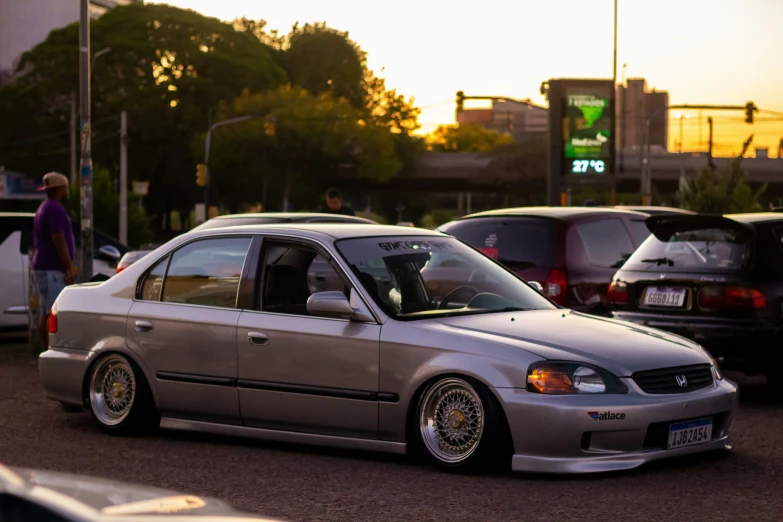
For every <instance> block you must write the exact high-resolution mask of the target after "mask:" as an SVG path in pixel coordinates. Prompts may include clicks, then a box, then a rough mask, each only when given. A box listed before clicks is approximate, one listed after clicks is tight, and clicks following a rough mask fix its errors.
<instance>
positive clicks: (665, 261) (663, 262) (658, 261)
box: [642, 257, 674, 266]
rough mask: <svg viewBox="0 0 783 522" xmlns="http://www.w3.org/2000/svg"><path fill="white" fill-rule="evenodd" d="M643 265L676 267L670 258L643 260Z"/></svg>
mask: <svg viewBox="0 0 783 522" xmlns="http://www.w3.org/2000/svg"><path fill="white" fill-rule="evenodd" d="M642 263H655V264H656V265H658V266H661V265H669V266H674V261H673V260H671V259H669V258H668V257H654V258H652V259H642Z"/></svg>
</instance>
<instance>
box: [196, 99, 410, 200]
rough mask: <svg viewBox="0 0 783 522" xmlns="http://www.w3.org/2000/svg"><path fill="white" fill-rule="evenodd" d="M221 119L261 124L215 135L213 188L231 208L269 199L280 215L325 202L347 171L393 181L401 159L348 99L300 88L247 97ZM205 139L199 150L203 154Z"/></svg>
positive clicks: (380, 128) (245, 124) (379, 129)
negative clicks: (291, 206) (288, 205)
mask: <svg viewBox="0 0 783 522" xmlns="http://www.w3.org/2000/svg"><path fill="white" fill-rule="evenodd" d="M218 114H219V117H220V119H221V120H223V119H228V118H232V117H236V116H241V115H256V116H258V118H257V119H254V120H250V121H247V122H242V123H238V124H234V125H231V126H227V127H225V128H222V129H220V130H217V131H216V132H215V137H214V138H213V143H212V147H213V149H212V154H211V158H212V159H211V160H210V166H211V172H212V173H213V181H214V185H213V186H214V188H215V189H216V191H217V192H218V194H219V195H220V198H221V201H224V202H225V203H227V204H228V205H229V206H230V207H231V208H236V207H237V206H238V205H240V204H241V203H243V202H248V201H260V202H263V199H264V178H265V177H266V179H267V196H268V197H267V206H268V207H269V208H278V209H281V210H282V202H283V201H291V198H292V197H293V196H297V198H296V199H298V200H299V201H300V202H301V203H302V204H303V205H305V206H307V205H308V204H313V201H312V197H308V193H312V194H313V195H314V196H317V198H318V201H319V202H320V198H321V189H323V188H325V186H326V185H328V184H330V183H331V182H332V181H331V180H332V179H333V178H334V177H335V176H336V175H337V174H338V173H339V172H340V171H341V170H342V169H350V170H351V172H353V173H355V174H356V175H357V176H360V177H374V178H377V179H381V180H385V179H389V178H391V177H392V176H394V175H395V174H397V172H398V171H399V170H400V168H401V167H402V162H401V160H400V159H399V158H398V156H397V154H396V151H395V142H394V138H393V135H392V134H391V133H390V132H388V131H387V129H385V128H384V127H383V126H381V125H378V124H375V123H373V122H364V121H362V120H361V119H360V118H359V115H358V111H357V109H355V108H354V107H352V106H351V104H350V103H349V102H348V101H347V100H345V99H335V98H333V97H332V96H330V95H329V94H328V93H321V94H320V95H313V94H311V93H309V92H308V91H307V90H305V89H302V88H299V87H281V88H279V89H276V90H274V91H265V92H261V93H255V94H252V93H250V92H249V91H246V92H244V93H243V94H242V96H240V97H238V98H237V99H235V100H234V101H233V103H232V104H231V105H228V104H226V105H225V106H224V107H223V108H222V109H221V111H220V112H219V113H218ZM203 143H204V142H203V139H200V140H198V141H197V142H196V150H203Z"/></svg>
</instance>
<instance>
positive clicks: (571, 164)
mask: <svg viewBox="0 0 783 522" xmlns="http://www.w3.org/2000/svg"><path fill="white" fill-rule="evenodd" d="M542 92H543V93H545V94H546V96H547V99H548V101H549V115H548V116H549V168H548V172H547V203H548V204H549V205H553V206H558V205H560V204H561V194H563V193H565V192H567V190H568V189H569V188H571V187H572V186H575V185H581V184H583V183H596V184H604V183H606V184H611V185H614V181H615V173H614V157H615V152H614V151H615V131H614V129H615V110H614V107H615V93H614V82H613V81H612V80H596V79H588V78H558V79H551V80H549V81H547V82H544V84H542Z"/></svg>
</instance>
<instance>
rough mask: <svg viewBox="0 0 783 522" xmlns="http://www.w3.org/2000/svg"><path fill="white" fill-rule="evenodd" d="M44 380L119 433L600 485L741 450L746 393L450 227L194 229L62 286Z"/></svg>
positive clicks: (692, 349)
mask: <svg viewBox="0 0 783 522" xmlns="http://www.w3.org/2000/svg"><path fill="white" fill-rule="evenodd" d="M49 330H50V335H49V349H48V351H46V352H44V353H43V354H41V356H40V359H39V369H40V374H41V379H42V382H43V386H44V389H45V390H46V394H47V396H48V397H49V398H51V399H53V400H55V401H59V402H60V403H62V404H63V405H64V406H65V407H68V408H76V409H79V408H85V409H89V410H90V411H91V412H92V415H93V416H94V418H95V420H96V421H97V422H98V424H99V425H100V426H101V427H103V428H104V429H106V430H108V431H111V432H130V431H135V430H140V429H144V428H150V427H152V428H154V427H158V426H159V427H161V428H164V429H175V430H190V431H199V432H209V433H215V434H223V435H236V436H245V437H254V438H259V439H270V440H278V441H288V442H299V443H305V444H317V445H325V446H335V447H342V448H354V449H364V450H371V451H387V452H392V453H399V454H403V453H411V452H421V453H423V454H424V455H427V456H428V457H429V458H431V459H432V460H433V461H434V462H435V463H436V464H438V465H439V466H441V467H443V468H449V469H455V470H469V469H475V468H478V467H483V466H493V465H501V466H507V465H508V464H509V463H510V465H511V467H512V469H514V470H517V471H529V472H551V473H585V472H599V471H608V470H620V469H629V468H634V467H636V466H639V465H641V464H643V463H645V462H648V461H652V460H656V459H661V458H666V457H674V456H680V455H685V454H690V453H696V452H701V451H707V450H715V449H729V448H730V447H731V441H730V431H731V427H732V423H733V419H734V412H735V410H736V407H737V387H736V385H735V384H733V383H732V382H730V381H728V380H726V379H724V378H723V376H722V375H721V373H720V371H719V369H718V368H717V366H716V365H715V362H714V361H713V360H712V358H711V357H710V355H709V354H708V353H707V352H705V351H704V350H703V349H702V348H701V347H700V346H699V345H697V344H695V343H693V342H691V341H688V340H686V339H683V338H681V337H678V336H675V335H671V334H668V333H664V332H660V331H657V330H654V329H650V328H645V327H641V326H635V325H632V324H630V323H624V322H619V321H613V320H608V319H604V318H598V317H592V316H587V315H582V314H579V313H576V312H572V311H570V310H567V309H564V308H561V307H559V306H557V305H555V304H553V303H552V302H551V301H549V300H548V299H547V298H546V297H544V296H543V295H541V293H540V292H539V291H537V288H535V287H534V286H531V285H529V284H527V283H525V282H524V281H522V280H521V279H519V278H518V277H517V276H515V275H514V274H513V273H511V272H509V271H508V270H506V269H505V268H503V267H502V266H501V265H499V264H498V263H496V262H495V261H493V260H492V259H490V258H489V257H487V256H485V255H484V254H482V253H480V252H478V251H476V250H474V249H473V248H471V247H469V246H467V245H465V244H464V243H462V242H460V241H459V240H457V239H455V238H452V237H449V236H447V235H444V234H441V233H438V232H431V231H426V230H417V229H411V228H403V227H389V226H381V225H348V224H340V225H328V224H292V225H258V226H242V227H229V228H220V229H212V230H204V231H197V232H192V233H189V234H185V235H183V236H180V237H177V238H176V239H173V240H172V241H170V242H169V243H167V244H165V245H164V246H162V247H160V248H158V249H157V250H155V251H153V252H152V253H150V254H149V255H147V256H145V257H144V258H143V259H142V260H140V261H138V262H137V263H135V264H133V265H131V266H130V267H128V268H127V269H126V270H124V271H123V272H121V273H119V274H117V275H116V276H114V277H113V278H111V279H110V280H108V281H106V282H103V283H93V284H85V285H79V286H72V287H68V288H66V290H65V291H64V292H62V294H61V295H60V297H59V298H58V299H57V301H56V303H55V307H54V311H53V313H52V318H51V321H50V324H49Z"/></svg>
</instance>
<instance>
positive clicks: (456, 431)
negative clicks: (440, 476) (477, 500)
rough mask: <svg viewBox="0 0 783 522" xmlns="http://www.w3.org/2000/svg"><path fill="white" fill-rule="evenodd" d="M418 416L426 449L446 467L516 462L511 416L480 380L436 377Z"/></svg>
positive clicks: (473, 468) (469, 469)
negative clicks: (510, 434)
mask: <svg viewBox="0 0 783 522" xmlns="http://www.w3.org/2000/svg"><path fill="white" fill-rule="evenodd" d="M416 420H417V424H418V432H419V435H420V442H421V449H423V450H424V452H425V453H426V454H427V456H428V457H429V458H430V460H432V461H433V462H434V463H435V464H436V465H438V467H440V468H441V469H444V470H446V471H453V472H475V471H481V470H489V469H500V468H503V467H506V466H507V465H508V463H509V462H510V444H509V443H508V437H507V435H506V434H507V433H508V430H507V428H506V423H505V417H504V416H503V412H502V411H501V409H500V405H499V404H498V403H497V400H496V399H495V398H494V397H493V396H492V394H491V393H490V391H489V390H488V389H487V388H486V387H485V386H483V385H482V384H480V383H477V382H472V381H468V380H467V379H462V378H459V377H446V378H443V379H441V380H438V381H435V382H433V383H432V384H431V385H430V386H429V387H428V388H427V389H426V390H424V393H423V394H422V395H421V399H420V400H419V405H418V415H417V416H416Z"/></svg>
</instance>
